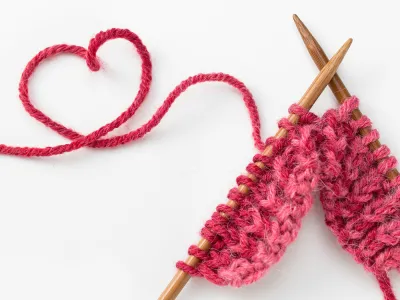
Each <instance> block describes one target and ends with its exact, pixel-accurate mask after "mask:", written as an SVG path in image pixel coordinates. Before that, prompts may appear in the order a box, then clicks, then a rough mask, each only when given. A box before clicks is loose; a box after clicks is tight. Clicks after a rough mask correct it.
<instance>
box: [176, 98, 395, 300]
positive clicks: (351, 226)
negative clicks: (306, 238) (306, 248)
mask: <svg viewBox="0 0 400 300" xmlns="http://www.w3.org/2000/svg"><path fill="white" fill-rule="evenodd" d="M357 107H358V99H357V98H355V97H351V98H349V99H347V100H346V101H345V102H344V103H343V104H342V105H341V106H340V107H339V108H338V109H336V110H334V109H331V110H329V111H327V112H326V113H325V114H324V115H323V117H322V118H317V117H316V116H315V115H312V114H311V113H306V112H305V111H303V110H302V109H301V108H300V107H298V106H296V105H294V106H292V107H291V109H290V111H289V112H290V113H296V114H299V115H300V116H301V117H300V122H299V124H298V125H291V124H290V123H289V122H288V120H287V119H283V120H282V121H281V122H280V124H279V125H280V127H284V128H285V129H287V130H288V132H289V134H288V137H287V138H283V139H279V140H276V139H274V138H271V139H269V141H268V142H267V144H271V145H273V147H274V155H273V156H272V157H270V158H268V157H265V156H262V155H256V156H255V157H254V162H257V161H262V162H263V163H264V164H265V165H266V166H267V167H266V168H265V169H264V170H261V169H260V168H258V167H257V166H256V165H255V164H254V163H253V164H250V165H249V166H248V168H247V171H248V172H249V173H251V174H253V175H255V176H256V177H257V178H258V181H257V182H253V181H252V180H250V179H249V178H248V177H247V176H240V177H238V184H246V185H247V186H249V188H250V193H249V194H248V195H246V196H245V195H243V194H241V193H240V192H239V191H238V190H237V188H234V189H233V190H231V192H230V193H229V195H228V197H229V198H230V199H232V200H234V201H237V202H238V203H239V208H238V209H236V210H233V209H231V208H229V207H228V206H226V205H220V206H218V208H217V212H215V213H214V215H213V216H212V218H211V220H209V221H207V222H206V224H205V226H204V228H203V229H202V231H201V235H202V236H203V237H204V238H205V239H207V240H208V241H210V242H211V243H212V248H211V250H210V251H209V252H208V253H205V252H204V251H201V250H200V249H199V248H198V247H197V246H191V247H190V248H189V254H190V255H194V256H196V257H198V258H199V259H201V263H200V264H199V265H198V266H197V267H196V268H193V267H191V266H189V265H187V264H186V263H184V262H182V261H180V262H178V263H177V267H178V268H180V269H182V270H184V271H185V272H187V273H190V274H191V275H193V276H200V277H205V278H206V279H208V280H209V281H211V282H213V283H215V284H219V285H232V286H236V287H239V286H242V285H246V284H249V283H252V282H254V281H256V280H258V279H259V278H260V277H261V276H263V275H264V274H265V272H266V271H267V270H268V269H269V267H271V266H272V265H273V264H274V263H276V262H277V261H279V259H280V258H281V257H282V255H283V254H284V252H285V250H286V248H287V247H288V245H289V244H290V243H291V242H293V241H294V239H295V238H296V236H297V233H298V231H299V228H300V224H301V220H302V218H303V217H304V215H305V214H306V213H307V211H308V210H309V208H310V206H311V203H312V192H313V190H315V191H316V190H320V193H321V195H320V198H321V201H322V204H323V208H324V210H325V213H326V223H327V225H328V226H329V227H330V228H331V230H332V231H333V233H334V234H335V235H336V236H337V237H338V241H339V243H340V244H341V245H342V246H343V248H344V249H346V250H347V251H348V252H350V253H351V254H352V255H353V257H354V258H355V260H356V261H357V262H359V263H361V264H363V265H364V267H365V268H366V270H368V271H369V272H372V273H373V274H374V275H375V276H376V278H377V280H378V282H379V284H380V287H381V289H382V291H383V293H384V295H385V299H386V300H394V299H395V296H394V294H393V291H392V288H391V285H390V281H389V278H388V276H387V272H388V270H390V269H398V270H399V269H400V243H399V242H400V221H399V220H400V210H399V208H400V199H399V197H400V190H399V184H400V177H398V178H396V179H395V180H392V181H389V180H388V179H387V178H386V176H385V174H386V173H387V171H389V170H390V169H393V168H394V167H395V165H396V160H395V158H394V157H389V154H390V153H389V149H388V148H387V147H386V146H381V147H380V148H379V149H377V150H376V151H374V152H371V151H370V150H369V148H368V144H369V143H371V142H373V141H375V140H377V139H378V138H379V135H378V132H377V131H376V130H373V131H372V132H371V133H370V134H369V135H368V136H365V137H361V136H360V135H359V134H358V130H359V129H360V128H366V127H370V126H371V122H370V120H369V119H368V118H367V117H366V116H363V117H362V118H361V119H360V120H358V121H354V120H352V119H351V112H352V111H353V110H354V109H356V108H357ZM378 161H379V164H378ZM220 212H224V213H225V214H227V215H228V216H229V219H226V218H224V217H222V216H221V215H220V214H219V213H220Z"/></svg>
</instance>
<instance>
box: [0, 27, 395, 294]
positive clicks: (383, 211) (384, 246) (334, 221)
mask: <svg viewBox="0 0 400 300" xmlns="http://www.w3.org/2000/svg"><path fill="white" fill-rule="evenodd" d="M113 39H125V40H127V41H128V42H130V43H132V45H133V46H134V47H135V48H136V51H137V53H138V54H139V56H140V58H141V60H142V65H141V67H142V73H141V83H140V86H139V90H138V92H137V94H136V96H135V97H134V100H133V102H132V104H131V105H130V106H129V107H128V108H127V109H126V110H125V111H124V112H122V113H121V114H120V115H119V116H118V117H117V118H116V119H115V120H113V121H111V122H109V123H107V124H106V125H104V126H102V127H101V128H99V129H97V130H95V131H93V132H92V133H89V134H86V135H84V134H81V133H79V132H78V131H75V130H73V129H70V128H68V127H66V126H64V125H62V124H60V123H58V122H56V121H54V120H52V119H51V118H50V117H49V116H47V115H46V114H45V113H43V112H42V111H41V110H39V109H37V108H36V107H35V106H34V104H33V103H32V102H31V99H30V96H29V82H30V78H31V77H32V75H33V74H34V72H35V70H36V69H37V68H38V67H40V64H41V63H43V62H44V61H46V60H47V59H49V58H53V57H54V56H56V55H61V54H69V55H71V54H72V55H76V56H79V57H81V58H82V59H84V60H85V61H86V64H87V65H88V67H89V69H90V70H91V71H99V70H101V63H100V59H99V58H98V57H97V51H98V49H99V48H100V47H101V46H102V45H103V44H104V43H106V42H108V41H110V40H113ZM151 81H152V64H151V60H150V54H149V52H148V50H147V48H146V47H145V45H144V44H143V43H142V41H141V40H140V38H139V37H138V36H137V35H136V34H135V33H133V32H131V31H129V30H128V29H116V28H113V29H110V30H107V31H104V32H100V33H98V34H97V35H96V36H95V37H94V38H93V39H91V41H90V43H89V46H88V48H87V49H86V48H83V47H81V46H76V45H66V44H60V45H54V46H51V47H48V48H45V49H44V50H42V51H40V52H39V53H38V54H37V55H36V56H35V57H34V58H33V59H32V60H31V61H30V62H29V63H28V64H27V66H26V69H25V70H24V72H23V74H22V76H21V81H20V85H19V97H20V100H21V102H22V104H23V107H24V108H25V110H26V111H27V112H28V113H29V114H30V115H31V116H32V117H33V118H35V119H36V120H38V121H39V122H41V123H43V124H44V125H45V126H46V127H48V128H50V129H52V130H53V131H55V132H56V133H58V134H60V135H62V136H63V137H65V138H67V139H69V140H70V142H69V143H66V144H62V145H57V146H48V147H15V146H8V145H4V144H1V145H0V154H4V155H15V156H23V157H32V156H53V155H60V154H62V153H66V152H71V151H75V150H78V149H80V148H83V147H91V148H97V149H100V148H110V147H117V146H120V145H124V144H126V143H129V142H132V141H134V140H137V139H140V138H142V137H143V136H145V135H146V134H147V133H149V132H150V131H151V130H152V129H154V128H155V127H156V126H157V125H158V124H159V123H160V121H161V120H162V118H163V117H164V116H165V114H166V113H167V112H168V110H169V108H170V107H171V106H172V104H173V103H174V101H175V100H176V99H177V98H178V97H179V95H181V94H182V93H183V92H184V91H185V90H187V89H188V88H189V87H190V86H192V85H195V84H198V83H203V82H210V81H215V82H223V83H226V84H228V85H230V86H231V87H233V88H234V89H236V90H237V91H238V92H239V93H240V95H241V96H242V98H243V101H244V104H245V106H246V108H247V110H248V112H249V116H250V120H251V124H252V130H253V132H252V136H253V140H254V144H255V146H256V148H257V149H258V150H260V151H263V150H264V149H265V147H266V146H271V147H272V150H273V151H272V155H271V156H270V157H267V156H265V155H262V154H257V155H255V156H254V158H253V162H252V163H250V164H249V165H248V166H247V171H248V172H249V173H250V174H252V175H253V176H254V177H255V178H256V180H255V181H253V180H252V179H250V178H249V177H247V176H244V175H243V176H239V177H238V178H237V184H238V185H242V184H244V185H246V186H247V187H248V188H249V193H248V194H246V195H244V194H242V193H241V192H240V191H239V189H238V188H237V187H235V188H233V189H231V190H230V191H229V194H228V198H229V199H232V200H234V201H235V202H236V203H237V204H238V207H237V208H235V209H233V208H231V207H229V206H227V205H225V204H221V205H219V206H218V207H217V209H216V212H215V213H214V214H213V215H212V217H211V218H210V219H209V220H208V221H207V222H206V223H205V225H204V227H203V228H202V230H201V235H202V237H204V238H205V239H207V240H208V241H210V243H211V245H212V247H211V250H210V251H208V252H205V251H202V250H201V249H199V248H198V247H197V246H191V247H190V248H189V251H188V252H189V254H190V255H193V256H195V257H197V258H199V259H200V263H199V264H198V265H197V266H196V267H191V266H189V265H187V264H186V263H184V262H178V263H177V267H178V268H180V269H182V270H183V271H185V272H187V273H189V274H191V275H192V276H198V277H204V278H206V279H207V280H209V281H211V282H213V283H215V284H218V285H231V286H235V287H240V286H242V285H247V284H251V283H252V282H255V281H257V280H259V279H260V278H261V277H262V276H263V275H264V274H265V273H266V272H267V271H268V270H269V268H270V267H271V266H273V265H274V264H275V263H277V262H278V261H279V260H280V259H281V258H282V256H283V255H284V253H285V251H286V250H287V248H288V246H289V245H290V244H291V243H292V242H293V241H294V240H295V239H296V237H297V235H298V232H299V230H300V227H301V222H302V220H303V218H304V216H305V215H306V214H307V212H308V211H309V210H310V207H311V206H312V202H313V195H314V193H318V192H319V193H320V199H321V202H322V206H323V209H324V211H325V218H326V224H327V226H328V227H329V228H330V229H331V231H332V232H333V234H334V235H335V236H336V237H337V240H338V242H339V244H340V245H341V246H342V247H343V248H344V249H345V250H346V251H348V252H349V253H350V254H351V255H352V256H353V257H354V259H355V260H356V261H357V262H358V263H360V264H362V265H363V266H364V268H365V269H366V270H367V271H368V272H371V273H372V274H374V276H375V277H376V279H377V281H378V283H379V285H380V288H381V289H382V291H383V293H384V295H385V299H386V300H394V299H395V296H394V293H393V291H392V287H391V284H390V280H389V277H388V276H387V273H388V272H389V271H390V270H391V269H395V270H400V243H399V242H400V221H399V220H400V209H399V207H400V204H399V203H400V201H399V200H400V199H399V198H400V190H399V185H400V177H398V178H395V179H394V180H392V181H389V180H388V179H387V178H386V176H385V174H386V173H387V171H389V170H390V169H393V168H394V167H395V166H396V163H397V162H396V159H395V158H394V157H392V156H390V151H389V149H388V147H387V146H384V145H383V146H381V147H380V148H379V149H377V150H375V151H374V152H371V151H370V150H369V148H368V145H369V144H370V143H371V142H373V141H375V140H377V139H378V138H379V134H378V132H377V131H376V130H372V131H371V133H370V134H369V135H367V136H365V137H361V136H360V135H359V134H358V131H359V130H360V129H361V128H367V127H371V122H370V120H369V119H368V118H367V117H366V116H363V117H362V118H361V119H360V120H358V121H354V120H352V119H351V112H352V110H354V109H355V108H357V107H358V102H359V101H358V99H357V98H356V97H351V98H349V99H347V100H346V101H345V102H344V103H343V104H342V105H341V106H340V107H339V108H338V109H331V110H328V111H327V112H326V113H325V114H324V115H323V116H322V117H321V118H319V117H317V116H316V115H314V114H312V113H310V112H307V111H306V110H305V109H303V108H302V107H300V106H298V105H292V106H291V107H290V109H289V113H292V114H296V115H298V116H299V122H298V123H297V124H295V125H294V124H291V123H290V122H289V120H288V119H287V118H283V119H282V120H281V121H280V122H279V124H278V125H279V127H280V128H284V129H286V130H287V132H288V134H287V136H286V137H285V138H280V139H276V138H269V139H267V141H266V142H265V143H264V142H263V141H262V139H261V136H260V120H259V114H258V110H257V106H256V103H255V101H254V99H253V97H252V95H251V93H250V91H249V90H248V89H247V88H246V86H245V85H244V84H243V83H242V82H241V81H239V80H238V79H236V78H235V77H233V76H231V75H228V74H223V73H208V74H198V75H195V76H192V77H189V78H187V79H186V80H184V81H182V82H181V83H180V84H179V85H178V86H177V87H176V88H175V89H174V90H173V91H172V92H171V93H170V94H169V95H168V96H167V98H166V99H165V101H164V102H163V104H162V105H161V106H160V107H159V108H158V110H157V111H156V112H155V113H154V115H153V116H152V117H151V118H150V119H149V120H148V121H147V122H146V123H145V124H143V125H142V126H140V127H139V128H137V129H135V130H132V131H131V132H128V133H126V134H122V135H118V136H114V137H110V138H106V137H105V136H106V135H107V134H108V133H110V132H112V131H113V130H114V129H116V128H118V127H120V126H121V125H122V124H124V123H125V122H126V121H128V120H129V119H130V118H131V117H133V116H134V115H135V113H136V112H137V110H138V109H139V108H140V106H141V104H142V103H143V101H144V100H145V99H146V97H147V94H148V92H149V90H150V85H151ZM258 162H262V164H263V165H264V168H260V167H259V164H258ZM221 213H223V214H224V215H225V216H227V218H225V217H222V216H221Z"/></svg>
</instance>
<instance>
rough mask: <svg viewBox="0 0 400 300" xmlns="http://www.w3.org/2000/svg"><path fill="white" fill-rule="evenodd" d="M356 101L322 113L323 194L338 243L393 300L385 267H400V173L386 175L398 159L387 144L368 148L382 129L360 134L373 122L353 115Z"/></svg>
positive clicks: (327, 219) (347, 102) (329, 223)
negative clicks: (391, 176)
mask: <svg viewBox="0 0 400 300" xmlns="http://www.w3.org/2000/svg"><path fill="white" fill-rule="evenodd" d="M357 106H358V99H356V98H352V99H350V100H348V101H346V102H345V103H344V104H343V105H342V106H341V107H340V108H339V110H330V111H328V112H327V113H326V114H325V116H324V118H323V122H322V126H323V127H322V132H323V135H324V141H323V142H322V143H321V144H320V152H321V173H320V177H321V182H322V183H323V184H321V185H320V191H321V195H320V199H321V202H322V204H323V208H324V210H325V218H326V224H327V225H328V226H329V228H330V229H331V230H332V232H333V233H334V234H335V235H336V236H337V238H338V241H339V243H340V244H341V245H342V247H343V248H344V249H345V250H346V251H348V252H349V253H350V254H351V255H352V256H353V257H354V259H355V260H356V261H357V262H358V263H360V264H362V265H364V267H365V269H366V270H367V271H369V272H372V273H373V274H375V276H376V278H377V280H378V282H379V285H380V287H381V289H382V291H383V293H384V295H385V299H386V300H393V299H395V296H394V294H393V291H392V288H391V285H390V281H389V277H388V276H387V272H388V271H389V270H391V269H397V270H399V268H400V189H399V185H400V177H397V178H395V179H394V180H391V181H389V180H388V179H387V178H386V176H385V174H386V173H387V172H388V171H389V170H391V169H393V168H395V167H396V164H397V162H396V159H395V158H394V157H392V156H390V151H389V148H388V147H386V146H384V145H383V146H381V147H380V148H379V149H377V150H375V151H374V152H371V151H370V150H369V148H368V144H369V143H371V142H373V141H375V140H377V139H379V134H378V132H377V131H376V130H373V131H372V132H371V133H370V134H369V135H367V136H365V137H361V136H360V135H358V134H357V132H358V130H359V129H361V128H366V127H371V122H370V120H369V119H368V118H367V117H366V116H364V117H363V118H362V119H360V120H358V121H354V120H352V119H351V111H352V110H354V109H355V108H357Z"/></svg>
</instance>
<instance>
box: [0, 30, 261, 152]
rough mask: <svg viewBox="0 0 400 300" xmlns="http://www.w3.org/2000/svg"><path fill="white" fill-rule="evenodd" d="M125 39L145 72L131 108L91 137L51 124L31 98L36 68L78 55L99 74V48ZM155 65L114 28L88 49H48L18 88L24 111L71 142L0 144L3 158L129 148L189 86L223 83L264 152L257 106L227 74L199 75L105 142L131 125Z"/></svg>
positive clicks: (144, 51)
mask: <svg viewBox="0 0 400 300" xmlns="http://www.w3.org/2000/svg"><path fill="white" fill-rule="evenodd" d="M119 38H121V39H125V40H127V41H129V42H131V43H132V44H133V45H134V46H135V48H136V50H137V52H138V54H139V56H140V58H141V60H142V65H141V66H142V72H141V82H140V85H139V90H138V92H137V94H136V96H135V98H134V100H133V102H132V104H131V105H130V106H129V107H128V108H127V109H126V110H125V111H124V112H122V113H121V114H120V115H119V116H118V117H117V118H116V119H115V120H113V121H112V122H110V123H108V124H106V125H104V126H102V127H100V128H99V129H97V130H95V131H93V132H92V133H90V134H88V135H82V134H80V133H78V132H76V131H74V130H72V129H70V128H67V127H65V126H64V125H62V124H60V123H58V122H56V121H54V120H52V119H51V118H50V117H48V116H47V115H46V114H44V113H43V112H42V111H40V110H39V109H38V108H36V107H35V106H34V105H33V104H32V102H31V100H30V97H29V89H28V83H29V80H30V78H31V76H32V74H33V73H34V72H35V70H36V68H37V67H38V66H39V65H40V63H42V62H43V61H44V60H46V59H48V58H51V57H54V56H56V55H58V54H72V55H77V56H79V57H81V58H83V59H85V60H86V63H87V65H88V67H89V69H90V70H92V71H98V70H99V69H100V62H99V59H98V57H97V56H96V53H97V51H98V50H99V48H100V47H101V46H102V45H103V44H104V43H106V42H107V41H109V40H113V39H119ZM151 72H152V64H151V60H150V54H149V52H148V50H147V48H146V46H145V45H144V44H143V43H142V41H141V40H140V38H139V37H138V36H137V35H136V34H135V33H133V32H131V31H130V30H128V29H118V28H113V29H109V30H107V31H102V32H99V33H98V34H97V35H96V36H95V37H94V38H92V39H91V41H90V43H89V46H88V48H87V49H85V48H83V47H81V46H75V45H66V44H60V45H55V46H51V47H48V48H46V49H44V50H42V51H40V52H39V53H38V54H37V55H36V56H35V57H34V58H33V59H32V60H31V61H30V62H29V63H28V64H27V66H26V68H25V70H24V72H23V74H22V76H21V81H20V84H19V91H20V99H21V101H22V104H23V106H24V108H25V110H26V111H27V112H28V113H29V114H30V115H31V116H32V117H34V118H35V119H36V120H38V121H39V122H41V123H43V124H44V125H45V126H47V127H49V128H51V129H52V130H54V131H55V132H57V133H58V134H60V135H62V136H63V137H66V138H68V139H69V140H71V142H70V143H68V144H63V145H57V146H49V147H42V148H39V147H15V146H8V145H4V144H0V154H6V155H15V156H25V157H31V156H52V155H59V154H62V153H65V152H70V151H74V150H77V149H80V148H82V147H92V148H107V147H116V146H119V145H123V144H126V143H128V142H131V141H134V140H137V139H139V138H141V137H143V136H144V135H145V134H147V133H148V132H150V131H151V130H152V129H153V128H154V127H156V126H157V125H158V124H159V122H160V121H161V119H162V118H163V117H164V115H165V114H166V113H167V112H168V110H169V108H170V107H171V105H172V104H173V103H174V101H175V100H176V99H177V98H178V97H179V95H181V94H182V93H183V92H184V91H185V90H186V89H188V88H189V87H190V86H192V85H195V84H198V83H202V82H223V83H226V84H228V85H230V86H232V87H233V88H235V89H236V90H238V91H239V92H240V94H241V95H242V97H243V101H244V104H245V105H246V107H247V110H248V112H249V115H250V119H251V124H252V128H253V133H252V135H253V139H254V143H255V146H256V147H257V148H258V149H259V150H262V149H263V148H264V147H265V144H264V142H263V141H262V140H261V137H260V118H259V115H258V110H257V106H256V104H255V101H254V99H253V96H252V95H251V93H250V91H249V90H248V89H247V87H246V86H245V85H244V84H243V83H242V82H241V81H239V80H238V79H236V78H235V77H233V76H231V75H229V74H224V73H206V74H201V73H200V74H197V75H194V76H191V77H189V78H187V79H185V80H183V81H182V82H181V83H180V84H178V85H177V86H176V87H175V89H174V90H173V91H172V92H171V93H170V94H169V95H168V97H167V98H166V99H165V100H164V102H163V104H162V105H161V106H160V107H159V108H158V109H157V111H156V112H155V113H154V114H153V116H152V117H151V118H150V119H149V120H148V121H147V122H146V123H144V124H143V125H141V126H140V127H139V128H137V129H135V130H132V131H130V132H128V133H126V134H122V135H118V136H113V137H110V138H104V136H105V135H106V134H107V133H109V132H111V131H113V130H114V129H116V128H118V127H120V126H121V125H122V124H124V123H125V122H126V121H128V120H129V119H130V118H131V117H132V116H133V115H134V114H135V113H136V111H137V109H138V108H139V107H140V106H141V104H142V103H143V101H144V100H145V98H146V96H147V94H148V92H149V90H150V84H151V80H152V74H151Z"/></svg>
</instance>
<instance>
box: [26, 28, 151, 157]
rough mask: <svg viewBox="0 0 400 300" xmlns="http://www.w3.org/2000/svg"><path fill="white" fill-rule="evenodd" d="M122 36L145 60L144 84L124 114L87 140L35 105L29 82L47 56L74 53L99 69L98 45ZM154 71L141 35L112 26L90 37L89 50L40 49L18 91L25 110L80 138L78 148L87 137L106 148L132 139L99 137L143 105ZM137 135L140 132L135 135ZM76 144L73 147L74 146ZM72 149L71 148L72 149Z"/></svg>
mask: <svg viewBox="0 0 400 300" xmlns="http://www.w3.org/2000/svg"><path fill="white" fill-rule="evenodd" d="M118 38H122V39H125V40H127V41H129V42H131V43H132V44H133V45H134V46H135V47H136V49H137V52H138V54H139V56H140V58H141V60H142V71H141V83H140V87H139V90H138V92H137V94H136V96H135V99H134V101H133V102H132V104H131V105H130V106H129V107H128V108H127V109H126V110H125V111H124V112H123V113H121V114H120V115H119V116H118V118H116V119H115V120H114V121H112V122H110V123H108V124H107V125H105V126H103V127H101V128H100V129H98V130H96V131H94V132H93V133H92V134H90V135H88V136H89V141H87V137H85V136H84V135H82V134H80V133H78V132H76V131H74V130H72V129H70V128H67V127H65V126H64V125H62V124H60V123H58V122H56V121H54V120H52V119H51V118H50V117H48V116H47V115H46V114H44V113H43V112H42V111H41V110H39V109H38V108H36V107H35V106H34V105H33V104H32V102H31V99H30V97H29V89H28V83H29V79H30V77H31V76H32V74H33V73H34V72H35V70H36V68H37V67H38V66H39V65H40V64H41V63H42V62H43V61H44V60H46V59H49V58H52V57H54V56H56V55H58V54H72V55H76V56H79V57H81V58H83V59H85V61H86V64H87V65H88V67H89V69H90V70H91V71H98V70H100V62H99V59H98V57H97V56H96V53H97V51H98V50H99V48H100V47H101V46H102V45H103V44H104V43H106V42H107V41H110V40H112V39H118ZM151 71H152V64H151V61H150V54H149V52H148V51H147V49H146V46H145V45H144V44H143V43H142V41H141V40H140V38H139V37H138V36H137V35H136V34H135V33H133V32H131V31H129V30H127V29H110V30H107V31H105V32H100V33H98V34H97V35H96V36H95V37H94V38H92V39H91V40H90V43H89V46H88V48H87V49H85V48H83V47H81V46H76V45H66V44H60V45H54V46H51V47H48V48H46V49H44V50H42V51H40V52H39V53H38V54H37V55H36V56H35V57H34V58H33V59H32V60H31V61H30V62H29V63H28V64H27V66H26V68H25V70H24V72H23V74H22V76H21V81H20V84H19V92H20V99H21V102H22V104H23V106H24V108H25V110H26V111H27V112H28V113H29V114H30V115H31V116H32V117H34V118H35V119H36V120H38V121H39V122H41V123H43V124H44V125H45V126H47V127H49V128H51V129H52V130H54V131H55V132H57V133H59V134H60V135H62V136H63V137H66V138H68V139H70V140H73V141H80V140H81V142H80V143H76V145H75V147H76V146H78V147H82V145H81V143H82V142H83V139H84V138H85V139H86V141H85V143H86V144H87V146H89V147H94V148H104V147H112V146H113V145H116V144H123V143H126V142H128V141H130V140H131V139H132V133H128V134H124V135H120V136H116V137H111V138H103V139H101V140H100V139H99V137H100V136H104V135H105V134H106V133H108V132H110V131H112V130H114V129H115V128H118V127H119V126H120V125H121V124H123V123H125V122H126V121H127V120H128V119H129V118H130V117H132V115H133V114H134V113H135V112H136V110H137V109H138V108H139V107H140V105H141V104H142V102H143V101H144V99H145V97H146V95H147V93H148V91H149V89H150V84H151ZM135 137H136V138H138V137H137V135H135ZM75 147H74V146H72V147H71V150H74V149H72V148H75ZM71 150H70V151H71Z"/></svg>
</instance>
